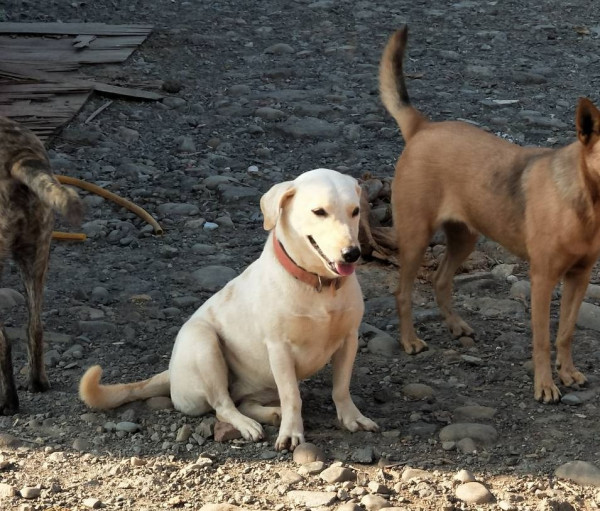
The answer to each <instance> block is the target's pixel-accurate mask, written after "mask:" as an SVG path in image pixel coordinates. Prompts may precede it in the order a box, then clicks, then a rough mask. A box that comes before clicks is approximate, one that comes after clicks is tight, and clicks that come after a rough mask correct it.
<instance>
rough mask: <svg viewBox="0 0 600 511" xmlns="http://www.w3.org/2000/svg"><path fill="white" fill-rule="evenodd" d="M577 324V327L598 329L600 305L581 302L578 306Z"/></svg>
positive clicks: (599, 327) (599, 329)
mask: <svg viewBox="0 0 600 511" xmlns="http://www.w3.org/2000/svg"><path fill="white" fill-rule="evenodd" d="M577 326H578V327H579V328H588V329H590V330H596V331H600V307H598V306H597V305H593V304H591V303H587V302H583V303H582V304H581V307H580V308H579V315H578V316H577Z"/></svg>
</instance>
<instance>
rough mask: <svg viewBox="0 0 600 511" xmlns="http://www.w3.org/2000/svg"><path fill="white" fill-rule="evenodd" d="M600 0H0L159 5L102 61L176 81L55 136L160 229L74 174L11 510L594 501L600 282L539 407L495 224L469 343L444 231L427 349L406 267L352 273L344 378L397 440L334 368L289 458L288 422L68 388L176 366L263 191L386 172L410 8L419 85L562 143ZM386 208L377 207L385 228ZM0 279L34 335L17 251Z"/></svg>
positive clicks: (492, 123)
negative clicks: (224, 435)
mask: <svg viewBox="0 0 600 511" xmlns="http://www.w3.org/2000/svg"><path fill="white" fill-rule="evenodd" d="M599 5H600V4H598V3H597V2H591V1H590V0H544V1H541V2H521V1H516V0H503V1H489V0H486V1H480V0H463V1H447V0H439V1H438V2H426V1H423V0H418V1H412V2H403V1H400V2H398V1H396V2H393V1H391V0H381V1H379V2H366V1H354V0H340V1H332V0H317V1H315V2H312V0H307V1H304V0H300V1H295V2H289V1H284V0H273V1H270V2H258V1H250V0H235V1H234V0H214V1H212V2H198V1H186V2H181V1H179V0H172V1H171V0H169V1H167V0H155V1H153V2H148V1H142V0H131V1H129V2H112V1H109V0H96V1H94V2H61V1H57V0H44V1H43V2H42V1H40V0H29V1H28V2H16V1H14V2H11V1H10V0H9V2H8V4H4V7H3V8H2V7H0V16H2V17H4V19H5V20H7V21H57V20H60V21H64V22H68V21H90V22H107V23H136V22H137V23H152V24H154V26H155V30H154V32H153V34H152V36H151V37H150V38H149V39H148V40H147V42H146V43H145V44H144V45H143V46H142V47H141V48H140V49H139V50H138V51H137V52H136V53H135V54H134V56H133V57H132V58H131V59H130V61H128V62H127V63H125V64H123V65H119V66H115V67H110V66H107V67H102V68H91V69H89V71H88V73H89V74H90V75H97V76H99V77H101V78H102V79H103V80H106V81H112V82H114V83H120V84H125V85H128V84H129V85H132V86H149V87H162V88H163V90H166V91H168V98H167V99H165V100H164V101H163V102H160V103H141V102H127V101H122V100H119V99H116V100H114V101H113V103H112V104H111V105H110V106H109V108H107V109H106V110H104V111H103V112H102V113H101V114H100V115H98V116H97V117H95V118H94V119H93V120H92V121H91V122H89V123H85V120H86V119H87V118H88V117H89V116H90V114H91V113H92V112H94V111H95V110H96V109H97V108H98V107H100V106H101V105H102V104H104V102H106V101H107V99H106V98H102V97H99V96H96V97H94V99H93V100H92V101H91V102H90V103H89V104H88V105H86V107H85V108H84V109H83V111H82V112H81V114H80V115H79V116H78V117H77V118H76V119H74V120H73V122H72V123H71V124H70V125H69V126H68V127H67V128H66V129H65V130H64V131H63V132H62V133H61V134H60V136H59V137H57V138H56V139H55V140H54V141H53V143H52V146H51V158H52V161H53V164H54V167H55V171H56V172H57V173H63V174H68V175H72V176H75V177H79V178H82V179H85V180H87V181H90V182H94V183H97V184H100V185H102V186H104V187H106V188H107V189H109V190H111V191H114V192H116V193H118V194H120V195H122V196H125V197H128V198H130V199H132V200H134V201H135V202H136V203H138V204H139V205H141V206H143V207H145V208H146V209H147V210H148V211H150V212H151V213H152V214H154V215H155V216H156V217H157V218H158V219H159V221H160V222H161V224H162V225H163V227H164V229H165V234H164V235H163V236H161V237H156V236H153V235H152V232H151V228H149V227H148V226H147V225H145V224H144V222H143V221H141V220H139V219H138V218H137V217H135V216H134V215H132V214H130V213H128V212H126V211H125V210H123V209H119V208H118V207H116V206H114V205H113V204H110V203H107V202H105V201H104V200H103V199H101V198H99V197H96V196H93V195H85V194H84V193H82V196H84V197H85V202H86V205H87V216H86V223H85V225H84V226H83V230H84V231H85V232H86V233H87V234H88V240H87V241H86V242H84V243H80V244H74V243H64V242H55V244H54V247H53V253H52V262H51V270H50V274H49V278H48V282H47V291H46V303H45V312H44V321H45V326H46V332H47V355H46V358H47V364H48V367H49V376H50V379H51V382H52V390H51V391H50V392H47V393H45V394H42V395H34V394H30V393H28V392H27V391H25V390H24V389H21V390H20V398H21V412H20V413H19V414H18V415H15V416H13V417H4V418H0V430H1V432H2V434H1V435H0V444H1V447H0V452H1V456H0V458H1V459H0V508H1V509H20V510H23V511H25V510H43V509H52V510H54V511H59V510H60V511H66V510H81V509H88V508H100V507H101V508H105V509H120V508H123V509H135V510H154V509H169V508H187V509H201V508H203V506H205V505H207V504H210V503H215V504H218V505H217V506H216V507H212V508H211V507H206V508H205V509H213V510H228V509H237V507H228V505H231V506H239V507H240V508H242V509H252V510H255V509H258V510H306V509H311V510H329V509H339V510H346V511H348V510H356V509H369V510H373V509H380V508H382V507H386V506H388V507H389V506H394V507H395V509H403V510H431V509H443V510H445V511H450V510H453V509H503V510H561V511H565V510H572V509H578V510H580V509H596V508H598V507H600V492H599V491H598V487H599V486H600V475H599V473H600V469H598V468H596V466H600V459H599V458H600V446H599V444H598V437H599V435H600V430H599V426H598V423H599V419H600V408H599V406H598V404H599V402H598V389H599V388H600V386H599V381H600V379H599V378H600V370H599V369H598V366H599V363H600V354H599V353H600V351H599V350H598V335H599V334H598V330H599V329H600V326H599V320H598V317H600V314H599V312H598V311H599V310H600V309H599V308H598V307H597V304H598V303H599V300H600V293H599V292H598V289H599V288H598V287H596V286H591V287H590V290H589V293H588V296H587V297H586V302H587V303H588V305H586V308H585V310H584V313H583V314H582V316H581V317H580V321H579V328H578V330H577V332H576V342H575V359H576V362H577V363H578V364H579V366H580V367H581V368H582V370H583V371H584V372H586V374H587V375H588V377H589V386H588V388H586V389H581V390H577V389H575V390H573V389H565V388H562V391H563V395H564V398H563V401H562V402H561V403H560V404H558V405H556V406H544V405H541V404H539V403H537V402H536V401H534V399H533V390H532V375H531V364H530V362H529V359H530V354H531V347H530V337H531V331H530V326H529V302H528V284H527V265H526V264H524V263H522V262H519V261H518V260H516V259H514V258H513V257H512V256H510V255H509V254H507V253H506V252H505V251H503V250H502V249H500V248H499V247H498V246H497V245H495V244H494V243H492V242H489V241H485V240H482V241H481V243H480V244H479V246H478V250H477V252H475V253H474V254H473V256H472V257H471V259H470V260H469V261H468V262H467V264H465V267H464V268H463V273H462V274H461V275H459V276H458V277H457V290H456V302H457V306H458V308H459V310H461V311H462V313H463V314H464V316H465V317H466V319H467V320H468V321H469V322H470V323H471V325H472V326H474V327H475V328H476V331H477V334H476V338H475V340H473V339H471V338H462V339H460V340H459V341H455V340H452V339H451V338H450V335H449V334H448V333H447V332H446V330H445V329H444V328H443V327H442V325H441V324H440V322H439V319H440V318H439V314H438V311H437V309H436V307H435V306H434V304H433V299H432V294H431V288H430V284H429V282H428V278H429V275H430V271H431V270H432V269H434V268H435V266H436V264H437V261H438V259H439V256H440V254H441V253H442V252H443V250H444V247H443V239H441V238H439V237H436V239H434V241H433V242H432V246H431V250H430V253H429V254H428V258H427V264H426V265H425V266H424V268H423V272H422V275H421V277H422V279H421V281H420V282H419V284H418V287H417V289H416V291H415V295H414V301H415V315H416V319H417V327H418V330H419V333H420V335H421V336H422V337H423V338H424V339H425V340H426V341H427V342H428V343H429V346H430V350H429V351H427V352H424V353H422V354H419V355H417V356H412V357H411V356H408V355H405V354H404V353H403V352H402V351H401V350H400V348H399V347H398V345H397V341H396V340H397V335H398V332H397V325H398V320H397V317H396V312H395V308H394V301H393V297H392V295H391V291H392V290H393V289H394V287H395V282H396V279H397V271H396V269H395V267H394V266H393V265H386V264H382V263H381V262H378V261H366V262H365V263H364V264H362V265H361V266H360V268H359V278H360V280H361V283H362V286H363V291H364V295H365V299H366V313H365V318H364V326H363V333H362V341H361V342H362V344H361V349H360V353H359V355H358V357H357V361H356V366H355V373H354V379H353V383H352V392H353V395H354V396H355V398H356V402H357V404H359V406H360V407H361V409H362V410H363V412H365V414H366V415H368V416H370V417H371V418H373V419H374V420H376V421H377V422H378V423H379V425H380V426H381V430H382V432H381V433H378V434H372V433H356V434H351V433H348V432H345V431H342V430H340V429H338V428H337V427H336V425H335V413H334V408H333V403H332V401H331V398H330V373H329V370H328V369H325V370H324V371H322V373H320V374H318V375H317V376H315V377H314V378H312V379H311V380H309V381H306V382H303V383H302V394H303V402H304V411H303V412H304V413H303V415H304V419H305V426H306V436H307V440H309V441H310V442H311V443H312V444H314V448H310V446H309V447H308V448H305V449H302V450H299V451H297V452H296V453H295V455H294V457H295V458H296V459H295V460H294V459H293V456H292V454H291V453H287V452H283V453H277V452H275V451H274V449H273V442H274V439H275V436H276V435H275V433H276V431H275V430H274V429H273V428H267V431H268V433H269V438H268V439H267V440H266V441H265V442H263V443H259V444H251V443H247V442H243V441H240V440H239V439H238V440H235V439H234V440H233V441H229V442H217V441H215V439H214V422H215V420H214V418H213V417H205V418H201V419H198V418H190V417H186V416H183V415H181V414H179V413H177V412H174V411H173V410H172V409H170V407H169V402H168V401H167V402H165V400H161V399H155V400H151V401H149V402H147V403H135V404H133V405H131V406H127V407H124V408H123V409H119V410H115V411H111V412H107V413H98V412H93V411H90V410H88V409H86V408H85V406H83V404H82V403H80V402H79V400H78V398H77V393H76V389H77V383H78V380H79V378H80V376H81V375H82V373H83V371H84V369H85V368H86V367H88V366H89V365H91V364H93V363H98V362H99V363H101V364H102V365H103V366H104V367H105V368H106V373H105V374H106V379H107V381H111V382H118V381H129V380H134V379H140V378H145V377H148V376H150V375H152V374H155V373H157V372H159V371H162V370H164V369H165V368H166V366H167V362H168V358H169V355H170V350H171V346H172V343H173V340H174V336H175V334H176V332H177V330H178V329H179V327H180V326H181V324H182V323H183V322H184V321H185V319H186V318H187V317H188V316H189V315H190V314H191V313H192V312H193V311H194V310H195V308H196V307H197V306H198V305H199V304H201V303H202V302H203V300H205V299H206V298H207V297H208V296H210V295H211V293H212V292H214V290H215V289H217V288H218V287H219V286H220V285H222V283H223V282H224V281H226V280H227V279H229V278H230V277H231V275H235V274H237V273H239V272H240V271H241V270H242V269H243V268H244V267H245V266H246V265H247V264H248V263H249V262H250V261H252V260H253V259H255V258H256V257H257V256H258V254H259V252H260V250H261V248H262V244H263V243H264V241H265V238H266V233H265V232H264V231H263V230H262V223H261V215H260V211H259V207H258V200H259V197H260V195H261V193H263V192H264V191H266V190H267V189H268V188H269V187H270V186H271V185H272V184H273V183H276V182H279V181H282V180H286V179H290V178H293V177H295V176H296V175H298V174H299V173H300V172H302V171H305V170H309V169H311V168H315V167H319V166H327V167H331V168H335V169H338V170H341V171H343V172H347V173H349V174H351V175H353V176H355V177H364V176H367V175H368V176H375V177H376V178H378V179H382V180H383V181H386V180H389V178H390V176H391V175H392V172H393V164H394V162H395V159H396V157H397V155H398V154H399V152H400V151H401V149H402V147H403V144H402V140H401V138H400V136H399V134H398V132H397V128H396V126H395V124H394V122H393V120H392V119H391V118H390V117H389V116H388V115H387V114H386V113H385V112H384V110H383V108H382V106H381V104H380V101H379V98H378V94H377V78H376V77H377V65H378V60H379V56H380V52H381V49H382V47H383V44H384V42H385V40H386V38H387V37H388V35H389V34H390V33H391V32H392V30H393V29H395V28H397V27H399V26H400V25H401V24H402V23H404V22H408V23H409V24H410V27H411V35H410V41H409V48H410V50H409V57H410V58H409V60H408V62H407V66H406V67H407V69H406V71H407V73H408V76H409V80H408V86H409V90H410V92H411V95H412V98H413V100H414V102H415V104H416V105H418V106H419V108H421V109H422V110H423V111H424V112H426V113H427V114H428V115H430V116H431V117H432V118H435V119H452V118H453V119H465V120H468V121H469V122H472V123H475V124H477V125H479V126H481V127H483V128H484V129H487V130H490V131H492V132H494V133H497V134H499V135H500V136H503V137H506V138H509V139H511V140H514V141H517V142H518V143H521V144H537V145H544V146H550V147H555V146H559V145H561V144H563V143H565V142H567V141H570V140H572V138H573V137H574V129H573V115H574V106H575V103H576V100H577V97H578V96H582V95H585V96H589V97H591V98H592V99H594V100H598V99H600V97H599V96H598V88H599V87H598V86H599V84H600V73H599V71H598V69H600V68H599V65H600V56H599V55H598V45H599V37H600V26H599V25H597V23H598V19H600V7H599ZM2 9H3V10H2ZM382 204H383V207H380V208H379V209H378V215H379V218H380V219H381V220H382V221H384V222H385V221H389V218H386V207H385V201H384V202H383V203H382ZM380 205H381V204H380ZM207 267H208V268H209V269H208V270H206V268H207ZM592 282H593V283H598V282H600V277H599V275H598V272H594V275H593V278H592ZM2 285H3V286H4V287H5V288H7V289H5V290H3V291H2V292H1V293H0V298H1V300H0V302H1V305H2V318H3V321H4V323H5V325H6V326H7V327H8V329H9V332H10V334H11V336H13V337H15V338H19V337H22V335H23V330H22V326H23V323H24V321H25V317H26V314H25V310H24V305H23V303H22V295H21V294H20V293H21V292H22V288H21V286H20V283H19V280H18V277H17V274H16V270H15V268H14V267H13V266H8V267H7V268H6V269H5V273H4V280H3V284H2ZM559 296H560V292H559V290H557V293H556V297H555V298H556V300H555V301H554V302H553V310H552V329H553V331H555V330H556V318H557V312H558V311H557V308H558V298H559ZM15 349H16V355H15V356H16V367H17V368H21V367H24V365H25V351H24V347H23V344H22V343H16V345H15ZM21 373H22V372H21ZM19 379H20V381H23V380H24V378H23V375H22V374H21V375H20V376H19ZM217 433H218V432H217ZM575 462H579V463H575ZM565 464H566V465H565ZM325 468H327V470H325V471H323V470H324V469H325ZM557 469H558V471H557Z"/></svg>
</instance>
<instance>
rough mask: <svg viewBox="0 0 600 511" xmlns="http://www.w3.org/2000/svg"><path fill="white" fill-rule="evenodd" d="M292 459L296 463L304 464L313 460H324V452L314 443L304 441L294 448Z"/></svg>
mask: <svg viewBox="0 0 600 511" xmlns="http://www.w3.org/2000/svg"><path fill="white" fill-rule="evenodd" d="M293 460H294V461H295V462H296V463H298V465H304V464H305V463H312V462H314V461H325V454H324V453H323V451H322V450H321V449H320V448H319V447H317V446H316V445H315V444H311V443H310V442H305V443H303V444H300V445H299V446H298V447H296V448H295V449H294V454H293Z"/></svg>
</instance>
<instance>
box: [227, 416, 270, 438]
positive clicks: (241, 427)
mask: <svg viewBox="0 0 600 511" xmlns="http://www.w3.org/2000/svg"><path fill="white" fill-rule="evenodd" d="M240 416H241V417H240V418H238V419H237V420H236V421H235V422H234V423H232V426H233V427H234V428H235V429H237V430H238V431H239V432H240V433H241V434H242V437H243V438H244V439H246V440H252V441H253V442H257V441H258V440H261V439H262V438H263V437H264V432H263V428H262V426H261V425H260V424H259V423H258V422H256V421H255V420H254V419H251V418H250V417H246V416H244V415H242V414H240Z"/></svg>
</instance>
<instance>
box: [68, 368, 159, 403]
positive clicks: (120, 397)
mask: <svg viewBox="0 0 600 511" xmlns="http://www.w3.org/2000/svg"><path fill="white" fill-rule="evenodd" d="M101 377H102V368H101V367H100V366H92V367H90V368H89V369H88V370H87V371H86V372H85V374H84V375H83V377H82V378H81V381H80V382H79V397H80V398H81V400H82V401H83V402H84V403H85V404H86V405H88V406H89V407H90V408H98V409H100V410H108V409H111V408H117V407H118V406H121V405H123V404H125V403H130V402H131V401H137V400H139V399H148V398H150V397H156V396H169V394H170V388H171V385H170V383H169V371H163V372H162V373H159V374H157V375H155V376H153V377H152V378H149V379H148V380H144V381H139V382H135V383H119V384H116V385H102V384H100V378H101Z"/></svg>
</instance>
